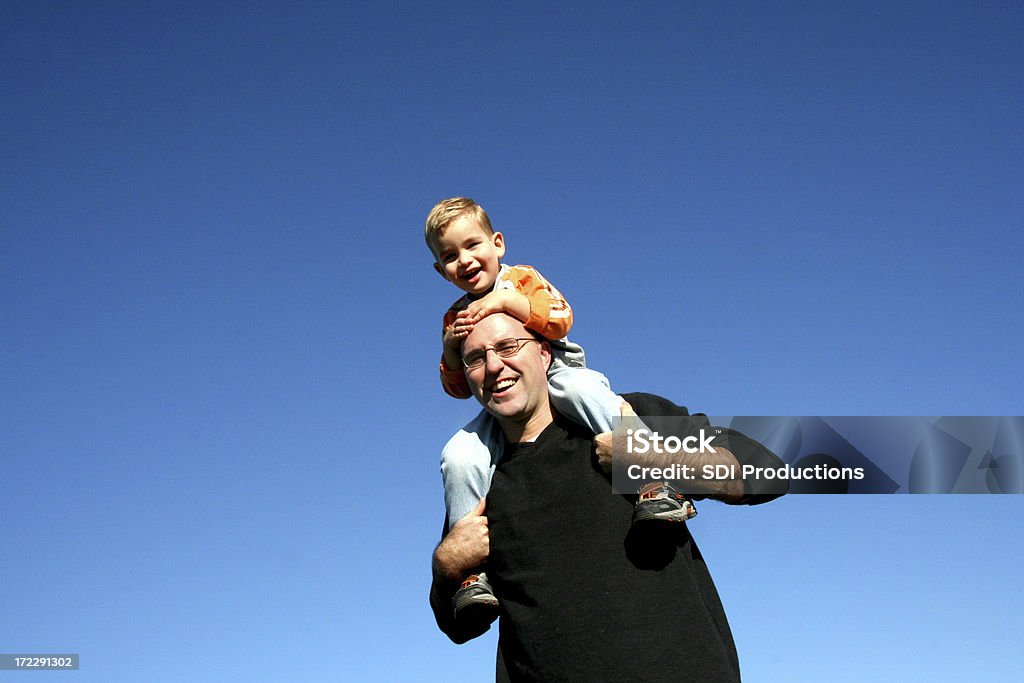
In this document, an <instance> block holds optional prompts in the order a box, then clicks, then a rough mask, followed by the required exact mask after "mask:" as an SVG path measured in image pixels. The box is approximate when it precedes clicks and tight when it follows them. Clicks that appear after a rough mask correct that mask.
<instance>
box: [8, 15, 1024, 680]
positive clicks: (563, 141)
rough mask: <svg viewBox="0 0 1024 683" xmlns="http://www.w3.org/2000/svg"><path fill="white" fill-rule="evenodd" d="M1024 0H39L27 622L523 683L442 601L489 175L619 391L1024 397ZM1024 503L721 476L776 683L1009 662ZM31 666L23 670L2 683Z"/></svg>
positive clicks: (105, 650) (1016, 666) (509, 232)
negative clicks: (500, 0)
mask: <svg viewBox="0 0 1024 683" xmlns="http://www.w3.org/2000/svg"><path fill="white" fill-rule="evenodd" d="M1022 29H1024V11H1022V9H1021V8H1020V7H1019V6H1018V5H1016V4H1013V3H970V4H965V3H917V2H911V3H900V4H899V5H898V6H890V3H867V4H859V5H850V4H849V3H778V4H775V3H693V4H682V3H629V4H626V3H622V4H615V3H593V4H589V5H587V6H581V5H575V4H555V5H548V4H536V3H522V4H518V5H515V6H511V5H509V6H505V5H497V4H490V3H474V4H457V3H455V4H437V5H431V6H427V5H422V4H420V3H389V4H386V5H382V6H377V4H375V3H363V2H359V3H355V2H353V3H313V2H302V3H274V4H272V3H262V4H259V5H245V4H241V3H221V2H215V3H191V2H187V3H185V2H180V3H167V4H157V3H109V2H108V3H92V4H81V3H68V2H8V3H4V4H3V6H2V7H0V91H2V92H3V97H0V150H2V154H3V159H4V163H3V164H0V235H2V249H0V381H2V387H3V391H2V392H0V425H2V427H0V464H2V466H3V473H4V475H5V476H4V486H3V489H2V491H3V493H2V496H0V542H2V544H3V549H4V550H3V551H2V552H0V576H2V577H3V580H2V581H0V652H7V653H15V652H76V653H79V654H80V655H81V658H82V660H81V661H82V670H81V671H79V672H78V673H74V674H71V673H53V674H41V673H40V674H35V676H37V677H39V678H41V679H48V678H59V679H60V680H71V679H75V680H80V681H119V680H124V681H134V680H151V681H163V680H166V681H179V680H240V681H242V680H244V681H258V680H266V681H271V680H282V679H287V680H308V681H314V680H347V679H364V678H369V677H370V676H375V677H378V678H379V679H380V680H485V679H486V678H487V677H488V676H491V675H492V672H493V658H494V637H493V634H492V635H490V636H487V637H485V638H483V639H480V640H479V641H476V642H473V643H471V644H469V645H466V646H462V647H456V646H454V645H451V644H449V643H448V642H447V641H446V640H445V638H444V637H443V636H442V635H441V634H440V632H438V631H437V630H436V629H435V627H434V626H433V620H432V617H431V615H430V612H429V610H428V608H427V605H426V592H427V587H428V584H429V555H430V551H431V549H432V547H433V544H434V543H435V542H436V539H437V535H438V533H439V531H440V527H441V522H442V515H443V506H442V502H441V489H440V478H439V476H438V471H437V456H438V452H439V449H440V447H441V445H442V444H443V443H444V441H445V440H446V438H447V437H448V436H449V435H450V434H451V433H452V432H453V431H454V430H455V429H456V428H457V427H458V426H460V425H461V424H462V423H464V422H466V421H467V420H468V419H469V418H470V417H471V416H472V415H473V414H474V413H475V409H474V406H473V405H472V404H470V403H467V402H457V401H455V400H453V399H450V398H448V397H446V396H444V395H443V394H442V392H441V391H440V388H439V386H438V384H437V379H436V362H437V357H438V353H439V350H440V349H439V339H438V337H439V332H440V315H441V313H442V312H443V309H444V308H445V307H446V306H447V305H448V304H449V303H450V302H451V301H452V300H454V298H456V296H457V295H458V292H456V291H455V290H454V289H453V288H451V286H450V285H448V284H447V283H445V282H443V281H442V280H441V279H440V278H439V277H437V275H436V274H434V273H433V271H432V270H431V267H430V265H431V262H430V258H429V254H428V252H427V250H426V247H425V246H424V244H423V241H422V236H421V235H422V225H423V220H424V218H425V215H426V213H427V211H428V210H429V209H430V207H431V206H432V205H433V203H434V202H436V201H437V200H438V199H440V198H442V197H446V196H451V195H456V194H463V195H468V196H471V197H474V198H476V199H477V200H478V201H480V202H481V203H482V204H483V205H484V206H485V207H486V208H487V210H488V212H489V213H490V214H491V218H492V220H493V222H494V224H495V226H496V227H497V228H498V229H501V230H503V231H504V233H505V236H506V240H507V243H508V247H509V252H508V261H509V262H511V263H529V264H533V265H535V266H536V267H538V268H539V269H540V270H541V271H542V272H543V273H544V274H545V275H547V276H548V277H549V279H551V280H552V281H553V282H554V283H555V284H556V286H558V287H559V289H561V290H562V292H563V293H564V294H565V295H566V296H567V297H568V299H569V301H570V302H571V303H572V304H573V307H574V310H575V314H576V324H575V327H574V330H573V333H572V336H573V338H574V339H575V340H577V341H579V342H581V343H582V344H583V345H584V346H585V347H586V349H587V353H588V359H589V361H590V364H591V366H592V367H594V368H596V369H598V370H601V371H602V372H604V373H605V374H606V375H608V376H609V378H610V379H611V381H612V384H613V386H614V387H615V388H616V389H617V390H619V391H623V392H625V391H634V390H644V391H651V392H655V393H659V394H662V395H664V396H667V397H669V398H671V399H673V400H675V401H676V402H677V403H681V404H684V405H687V406H689V407H690V408H691V409H692V410H698V411H701V412H707V413H709V414H720V415H1013V414H1020V411H1021V395H1022V391H1021V386H1022V385H1024V364H1022V363H1021V362H1020V360H1019V353H1018V348H1019V346H1020V339H1021V338H1022V332H1024V323H1022V322H1021V316H1020V313H1019V311H1020V310H1021V309H1022V303H1024V301H1022V299H1024V296H1022V295H1021V293H1020V291H1021V290H1020V284H1019V281H1020V268H1019V259H1020V255H1021V253H1022V251H1024V249H1022V247H1024V238H1022V237H1021V234H1020V229H1021V224H1022V217H1024V205H1022V204H1024V200H1022V197H1024V193H1022V192H1021V191H1020V189H1021V180H1022V177H1024V173H1022V171H1024V169H1022V159H1024V154H1022V152H1024V127H1022V126H1021V111H1022V104H1024V87H1022V81H1021V78H1020V74H1021V72H1022V68H1024V48H1022V47H1021V46H1022V45H1024V40H1022V38H1024V35H1022V33H1024V30H1022ZM1022 512H1024V499H1022V498H1021V497H1020V496H1002V497H996V496H966V497H964V496H867V497H862V496H850V497H824V496H822V497H809V496H804V497H796V496H794V497H790V498H788V499H783V500H781V501H777V502H775V503H773V504H771V505H769V506H763V507H760V508H752V509H731V508H727V507H725V506H718V505H711V504H705V506H704V508H702V510H701V516H700V517H699V518H698V519H697V520H695V522H694V523H693V525H692V526H693V533H694V535H695V536H696V538H697V539H698V541H699V543H700V544H701V548H702V550H703V552H704V555H705V557H706V558H707V559H708V562H709V564H710V566H711V570H712V573H713V575H714V576H715V579H716V582H717V585H718V588H719V591H720V592H721V594H722V597H723V601H724V603H725V606H726V609H727V612H728V614H729V615H730V620H731V623H732V626H733V630H734V632H735V635H736V638H737V642H738V646H739V650H740V657H741V662H742V665H743V669H744V676H745V679H746V680H748V681H783V680H784V681H822V680H831V681H846V680H849V681H861V680H893V681H896V680H899V681H942V680H962V679H964V678H967V679H971V680H989V681H1000V680H1015V679H1016V676H1017V675H1019V670H1020V668H1021V665H1022V664H1024V659H1022V658H1021V656H1020V655H1019V654H1018V653H1019V643H1017V638H1016V634H1018V633H1020V631H1021V630H1022V627H1024V621H1022V617H1021V616H1020V615H1021V614H1024V609H1022V608H1024V595H1022V589H1021V580H1020V579H1021V566H1022V559H1024V557H1022V552H1021V548H1020V542H1019V540H1018V534H1017V531H1018V529H1019V526H1020V522H1019V520H1020V518H1021V513H1022ZM18 675H23V674H13V673H7V674H2V673H0V678H4V679H6V678H14V677H16V676H18Z"/></svg>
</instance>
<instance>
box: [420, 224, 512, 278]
mask: <svg viewBox="0 0 1024 683" xmlns="http://www.w3.org/2000/svg"><path fill="white" fill-rule="evenodd" d="M434 248H435V254H434V255H435V256H436V257H437V262H436V263H435V264H434V270H436V271H437V272H438V273H440V274H441V277H443V278H444V279H445V280H448V281H449V282H451V283H452V284H453V285H455V286H456V287H458V288H459V289H461V290H462V291H464V292H466V293H468V294H473V295H482V294H486V293H487V292H489V291H491V288H492V287H494V281H495V280H496V279H497V277H498V270H499V269H500V268H501V258H502V257H503V256H504V255H505V238H504V237H502V235H501V233H500V232H496V233H494V234H493V235H488V234H487V231H486V230H484V229H483V227H482V226H481V225H480V224H479V223H478V222H477V221H476V220H474V219H473V218H471V217H469V216H459V217H458V218H456V219H455V220H454V221H452V222H451V223H449V224H448V229H447V230H445V232H444V236H443V237H441V238H440V239H439V240H437V244H435V245H434Z"/></svg>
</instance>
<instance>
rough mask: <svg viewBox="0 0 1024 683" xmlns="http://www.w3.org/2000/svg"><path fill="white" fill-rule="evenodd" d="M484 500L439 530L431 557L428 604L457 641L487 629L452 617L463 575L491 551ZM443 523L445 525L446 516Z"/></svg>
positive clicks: (479, 633)
mask: <svg viewBox="0 0 1024 683" xmlns="http://www.w3.org/2000/svg"><path fill="white" fill-rule="evenodd" d="M485 501H486V499H481V500H480V502H479V503H478V504H477V506H476V508H475V509H474V510H473V511H472V512H470V513H469V514H468V515H466V516H465V517H463V518H462V519H460V520H459V521H458V522H456V523H455V524H454V525H453V526H452V528H451V530H450V531H449V532H448V533H447V534H442V538H441V542H440V543H438V545H437V548H435V549H434V554H433V557H432V558H431V573H432V575H433V579H432V581H431V584H430V608H431V609H432V610H433V611H434V620H435V621H437V626H438V628H440V629H441V631H442V632H443V633H444V634H445V635H446V636H448V638H450V639H451V640H452V641H453V642H455V643H459V644H461V643H465V642H466V641H468V640H472V639H473V638H476V637H477V636H479V635H481V634H483V633H486V632H487V629H488V628H489V626H485V627H484V628H483V629H482V630H481V629H480V628H479V627H477V629H476V630H472V629H467V628H466V627H465V626H464V625H462V624H459V623H458V622H457V621H455V614H454V608H453V606H452V598H453V597H454V596H455V591H456V590H458V588H459V585H460V584H461V583H462V581H463V579H465V578H466V576H467V575H468V574H469V573H470V571H471V570H473V569H475V568H477V567H479V566H481V565H482V564H484V563H485V562H486V561H487V556H488V555H489V554H490V534H489V532H488V529H487V517H486V516H485V515H484V510H485V505H486V502H485ZM445 526H446V527H447V526H448V520H447V519H446V520H445Z"/></svg>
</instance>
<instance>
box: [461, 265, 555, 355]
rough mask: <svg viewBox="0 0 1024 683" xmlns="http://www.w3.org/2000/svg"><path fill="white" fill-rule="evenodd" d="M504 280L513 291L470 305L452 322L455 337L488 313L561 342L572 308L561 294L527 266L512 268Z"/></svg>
mask: <svg viewBox="0 0 1024 683" xmlns="http://www.w3.org/2000/svg"><path fill="white" fill-rule="evenodd" d="M506 280H507V281H508V282H510V283H511V284H512V286H513V287H514V289H499V290H497V291H494V292H491V293H490V294H488V295H487V296H485V297H483V298H481V299H478V300H476V301H474V302H473V303H471V304H470V305H469V306H468V307H467V308H466V309H465V310H464V311H462V312H461V313H459V314H458V316H457V317H456V319H455V334H456V335H459V336H465V335H467V334H469V332H470V330H472V329H473V325H475V324H476V323H478V322H480V321H481V320H483V319H484V318H485V317H486V316H488V315H490V314H492V313H498V312H505V313H508V314H509V315H512V316H514V317H516V318H518V319H519V320H521V321H523V324H524V325H525V326H526V329H528V330H531V331H533V332H536V333H537V334H539V335H541V336H542V337H544V338H545V339H561V338H562V337H564V336H565V335H567V334H568V333H569V329H570V328H571V327H572V308H570V307H569V302H567V301H566V300H565V297H564V296H562V294H561V292H559V291H558V290H557V289H555V288H554V286H553V285H552V284H551V283H550V282H548V281H547V280H545V279H544V276H542V275H541V274H540V273H538V272H537V270H536V269H534V268H531V267H530V266H513V267H511V268H509V269H508V273H507V275H506Z"/></svg>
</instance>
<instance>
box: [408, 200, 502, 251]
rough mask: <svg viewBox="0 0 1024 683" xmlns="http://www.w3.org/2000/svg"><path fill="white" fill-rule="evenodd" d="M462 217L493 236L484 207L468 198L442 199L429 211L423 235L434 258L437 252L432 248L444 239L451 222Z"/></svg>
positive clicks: (489, 220)
mask: <svg viewBox="0 0 1024 683" xmlns="http://www.w3.org/2000/svg"><path fill="white" fill-rule="evenodd" d="M462 216H469V217H470V218H473V219H475V220H476V222H477V224H478V225H479V226H480V227H481V228H483V231H484V233H486V234H487V235H493V234H494V228H492V227H491V219H490V218H488V217H487V212H486V211H484V207H482V206H480V205H479V204H477V203H476V202H474V201H473V200H472V199H470V198H469V197H449V198H448V199H442V200H441V201H439V202H438V203H437V204H436V205H435V206H434V208H433V209H431V210H430V214H428V215H427V225H426V229H425V230H424V233H423V236H424V238H426V240H427V247H429V248H430V251H431V253H433V254H434V255H435V256H436V255H437V250H436V249H435V248H434V247H435V246H436V245H437V241H438V240H439V239H441V238H442V237H444V233H445V231H446V230H447V229H448V226H449V225H451V223H452V221H454V220H455V219H456V218H461V217H462Z"/></svg>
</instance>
